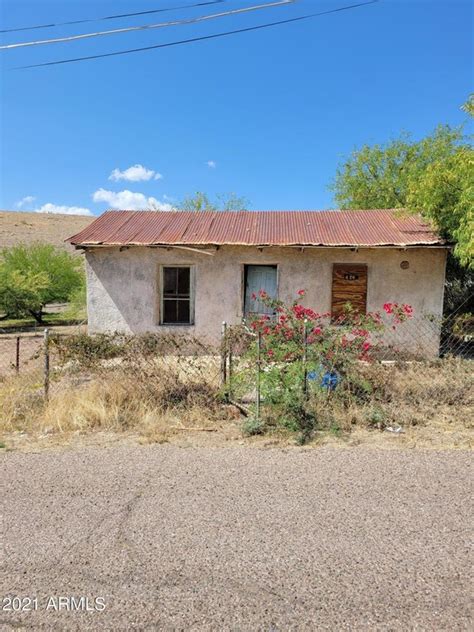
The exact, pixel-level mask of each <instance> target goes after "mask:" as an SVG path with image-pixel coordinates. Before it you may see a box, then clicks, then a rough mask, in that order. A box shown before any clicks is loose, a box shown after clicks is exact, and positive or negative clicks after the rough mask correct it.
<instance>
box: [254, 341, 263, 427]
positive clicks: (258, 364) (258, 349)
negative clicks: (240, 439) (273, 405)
mask: <svg viewBox="0 0 474 632" xmlns="http://www.w3.org/2000/svg"><path fill="white" fill-rule="evenodd" d="M261 347H262V332H261V331H259V332H258V334H257V384H256V387H257V401H256V410H255V418H256V420H257V421H260V364H261V361H260V358H261Z"/></svg>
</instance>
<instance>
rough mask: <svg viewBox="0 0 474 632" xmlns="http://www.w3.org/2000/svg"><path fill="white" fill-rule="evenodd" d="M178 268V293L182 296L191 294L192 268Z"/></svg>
mask: <svg viewBox="0 0 474 632" xmlns="http://www.w3.org/2000/svg"><path fill="white" fill-rule="evenodd" d="M177 270H178V294H179V295H180V296H189V286H190V277H191V274H190V269H189V268H177Z"/></svg>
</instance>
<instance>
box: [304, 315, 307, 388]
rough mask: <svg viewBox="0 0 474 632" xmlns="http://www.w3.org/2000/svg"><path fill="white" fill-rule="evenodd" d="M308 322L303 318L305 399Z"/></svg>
mask: <svg viewBox="0 0 474 632" xmlns="http://www.w3.org/2000/svg"><path fill="white" fill-rule="evenodd" d="M307 324H308V321H307V319H306V318H305V319H304V320H303V397H304V398H306V395H307V393H308V367H307V365H306V363H307V351H308V334H307Z"/></svg>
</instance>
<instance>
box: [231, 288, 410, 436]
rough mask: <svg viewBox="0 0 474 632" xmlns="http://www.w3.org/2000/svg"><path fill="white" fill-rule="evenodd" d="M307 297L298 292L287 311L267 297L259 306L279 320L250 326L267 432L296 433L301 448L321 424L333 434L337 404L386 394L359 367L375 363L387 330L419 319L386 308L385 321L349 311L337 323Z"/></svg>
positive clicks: (404, 309)
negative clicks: (332, 413) (331, 410)
mask: <svg viewBox="0 0 474 632" xmlns="http://www.w3.org/2000/svg"><path fill="white" fill-rule="evenodd" d="M304 296H305V291H304V290H299V291H298V293H297V297H296V299H295V300H294V301H293V302H292V303H291V304H289V305H288V304H285V303H284V302H282V301H280V300H276V299H272V298H270V297H269V296H267V294H266V293H265V292H263V291H261V292H260V295H259V298H260V300H261V301H262V302H263V303H264V304H265V305H266V306H268V307H269V308H271V310H272V311H273V313H274V317H273V318H272V317H271V316H269V315H262V316H260V317H258V318H255V319H254V320H252V321H251V323H250V328H251V329H252V330H253V331H254V332H255V334H256V342H255V344H253V345H251V347H250V348H249V349H248V350H247V352H246V358H247V366H248V367H249V368H248V369H247V371H248V370H253V366H255V364H257V365H258V364H259V366H260V388H261V398H262V401H263V403H264V406H263V413H264V415H265V418H266V421H267V425H269V426H271V425H280V426H283V427H285V428H290V429H293V430H295V431H297V432H298V433H299V441H300V442H301V443H305V442H306V441H307V440H308V439H309V438H311V436H312V434H313V432H314V430H315V429H316V428H317V427H318V424H319V425H321V423H325V425H328V427H333V426H334V424H333V422H329V423H327V422H326V421H324V420H327V418H328V414H327V410H328V408H330V407H331V406H332V405H333V404H334V400H337V402H338V404H339V405H342V406H346V407H347V406H350V405H351V404H352V403H353V402H359V403H362V404H363V403H364V402H369V401H371V400H372V399H374V398H376V397H377V392H376V391H377V390H378V389H380V388H383V386H382V385H379V384H378V383H377V380H374V379H372V376H371V375H370V373H368V372H364V371H363V370H361V361H363V363H364V364H367V363H370V362H371V361H372V358H373V357H374V354H375V353H376V351H377V349H378V348H379V347H380V338H381V334H382V333H383V331H384V330H385V328H386V327H387V326H389V327H392V328H396V327H397V326H398V325H399V324H400V323H402V322H404V321H405V320H407V319H409V318H411V317H412V313H413V310H412V308H411V307H410V306H409V305H405V304H401V305H400V304H398V303H389V302H387V303H385V304H384V306H383V311H384V312H385V314H384V316H382V315H381V313H379V312H371V313H368V314H360V313H358V312H356V311H355V310H354V309H352V307H351V306H350V305H347V306H346V307H345V309H344V311H343V313H342V314H340V315H338V316H336V317H332V318H331V314H330V313H323V314H319V313H316V312H315V311H314V310H312V309H310V308H307V307H304V306H303V305H302V300H303V299H304ZM243 365H245V361H244V363H243ZM338 427H339V426H338Z"/></svg>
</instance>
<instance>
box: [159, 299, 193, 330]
mask: <svg viewBox="0 0 474 632" xmlns="http://www.w3.org/2000/svg"><path fill="white" fill-rule="evenodd" d="M190 316H191V310H190V304H189V299H174V298H166V299H164V301H163V323H164V324H165V325H171V324H178V325H183V324H189V323H190V322H191V320H190Z"/></svg>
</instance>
